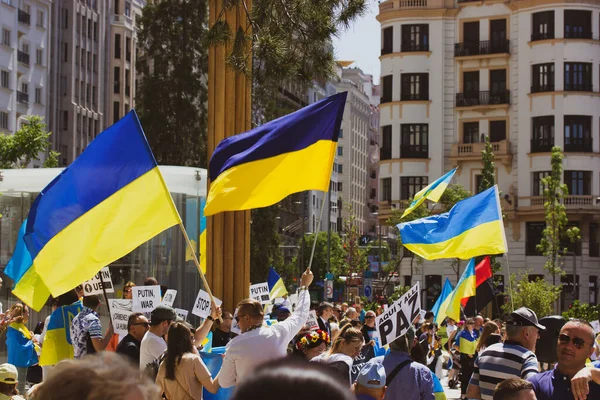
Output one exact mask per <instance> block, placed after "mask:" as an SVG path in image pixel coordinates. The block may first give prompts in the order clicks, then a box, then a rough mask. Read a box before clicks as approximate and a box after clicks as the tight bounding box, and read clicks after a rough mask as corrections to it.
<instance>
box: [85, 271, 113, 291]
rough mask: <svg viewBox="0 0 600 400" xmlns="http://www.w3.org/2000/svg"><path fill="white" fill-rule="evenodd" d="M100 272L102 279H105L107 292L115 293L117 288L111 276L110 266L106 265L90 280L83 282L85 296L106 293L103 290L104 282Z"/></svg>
mask: <svg viewBox="0 0 600 400" xmlns="http://www.w3.org/2000/svg"><path fill="white" fill-rule="evenodd" d="M100 274H102V281H104V289H105V290H106V293H114V292H115V288H114V287H113V283H112V279H111V277H110V270H109V269H108V267H104V268H102V269H101V270H100V272H98V273H97V274H96V275H94V277H93V278H92V279H90V280H89V281H85V282H83V294H84V295H85V296H91V295H97V294H104V292H103V291H102V282H101V281H100Z"/></svg>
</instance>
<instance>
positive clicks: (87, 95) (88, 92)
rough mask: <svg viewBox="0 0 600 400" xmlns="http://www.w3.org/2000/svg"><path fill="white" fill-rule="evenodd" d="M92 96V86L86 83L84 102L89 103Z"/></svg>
mask: <svg viewBox="0 0 600 400" xmlns="http://www.w3.org/2000/svg"><path fill="white" fill-rule="evenodd" d="M91 96H92V86H91V85H90V84H89V83H88V84H87V85H86V87H85V101H86V103H88V104H89V103H90V100H91Z"/></svg>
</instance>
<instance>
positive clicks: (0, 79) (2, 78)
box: [0, 71, 10, 89]
mask: <svg viewBox="0 0 600 400" xmlns="http://www.w3.org/2000/svg"><path fill="white" fill-rule="evenodd" d="M0 84H1V85H2V87H3V88H7V89H10V75H8V71H2V72H0Z"/></svg>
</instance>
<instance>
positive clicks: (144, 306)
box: [131, 285, 160, 313]
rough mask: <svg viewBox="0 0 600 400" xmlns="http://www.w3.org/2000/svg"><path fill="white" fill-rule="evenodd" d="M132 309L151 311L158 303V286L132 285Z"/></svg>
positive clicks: (144, 311)
mask: <svg viewBox="0 0 600 400" xmlns="http://www.w3.org/2000/svg"><path fill="white" fill-rule="evenodd" d="M131 289H132V291H131V294H132V298H133V311H135V312H143V313H147V312H151V311H152V310H154V309H155V308H156V307H158V305H159V304H160V286H159V285H154V286H134V287H133V288H131Z"/></svg>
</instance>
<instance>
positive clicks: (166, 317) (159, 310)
mask: <svg viewBox="0 0 600 400" xmlns="http://www.w3.org/2000/svg"><path fill="white" fill-rule="evenodd" d="M175 319H177V313H176V312H175V310H174V309H173V308H172V307H169V306H165V305H162V304H161V305H159V306H158V307H156V308H155V309H154V310H152V312H151V313H150V329H149V330H148V332H146V333H145V334H144V337H143V338H142V343H141V345H140V369H141V370H142V372H143V371H144V370H145V369H146V366H147V365H148V364H150V363H152V362H153V361H154V360H156V359H157V358H158V357H160V355H161V354H162V353H164V351H165V350H166V349H167V342H165V340H164V339H163V336H164V335H166V334H167V332H168V331H169V326H171V322H173V321H175Z"/></svg>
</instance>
